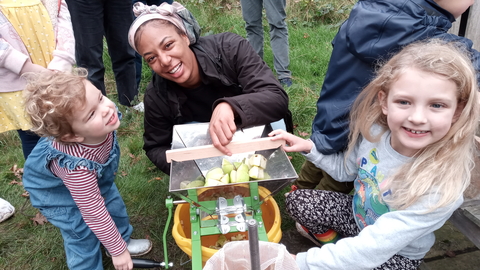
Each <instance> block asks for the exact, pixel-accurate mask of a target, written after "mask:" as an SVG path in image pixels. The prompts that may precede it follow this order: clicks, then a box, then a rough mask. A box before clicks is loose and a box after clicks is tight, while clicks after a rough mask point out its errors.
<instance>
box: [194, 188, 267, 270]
mask: <svg viewBox="0 0 480 270" xmlns="http://www.w3.org/2000/svg"><path fill="white" fill-rule="evenodd" d="M249 186H250V197H245V198H243V199H244V202H245V204H246V205H247V209H248V210H251V211H252V216H251V218H253V219H255V220H256V221H257V224H259V226H258V238H259V240H261V241H268V237H267V232H266V229H265V226H263V224H264V223H263V218H262V210H261V209H260V206H261V204H262V202H261V201H260V196H259V193H258V183H250V184H249ZM188 198H189V200H190V201H193V202H198V196H197V190H195V189H191V190H188ZM227 201H228V203H229V205H232V204H233V199H227ZM215 208H216V201H203V202H198V203H191V204H190V223H191V229H192V232H191V233H192V234H191V238H192V269H193V270H201V269H202V268H203V266H202V241H201V237H202V236H205V235H214V234H222V233H221V232H220V230H219V229H218V228H217V220H213V219H211V220H203V221H202V220H201V217H200V210H202V209H209V210H211V212H210V213H213V212H215ZM212 209H213V210H212ZM230 220H234V218H233V217H232V218H230ZM230 232H239V231H238V230H237V229H236V228H235V227H231V228H230Z"/></svg>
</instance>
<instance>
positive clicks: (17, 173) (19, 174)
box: [10, 164, 23, 180]
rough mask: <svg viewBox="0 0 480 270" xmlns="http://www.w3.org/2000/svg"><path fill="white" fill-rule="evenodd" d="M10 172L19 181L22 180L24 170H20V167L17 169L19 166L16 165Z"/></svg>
mask: <svg viewBox="0 0 480 270" xmlns="http://www.w3.org/2000/svg"><path fill="white" fill-rule="evenodd" d="M10 171H12V172H13V174H14V175H15V177H17V178H18V179H20V180H22V174H23V168H18V167H17V164H14V165H13V166H12V167H11V168H10Z"/></svg>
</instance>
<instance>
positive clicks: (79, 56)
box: [66, 0, 138, 106]
mask: <svg viewBox="0 0 480 270" xmlns="http://www.w3.org/2000/svg"><path fill="white" fill-rule="evenodd" d="M66 1H67V4H68V9H69V10H70V15H71V17H72V26H73V33H74V36H75V58H76V61H77V65H78V66H79V67H84V68H86V69H87V70H88V79H89V80H90V81H91V82H92V84H93V85H95V87H97V88H98V89H100V90H101V91H102V93H103V94H104V95H106V92H105V82H104V76H105V67H104V65H103V58H102V56H103V37H105V39H106V41H107V46H108V53H109V55H110V58H111V61H112V70H113V73H114V75H115V82H116V86H117V93H118V101H119V102H120V104H122V105H125V106H131V105H132V104H131V102H132V101H133V100H134V98H135V96H136V95H137V94H138V90H137V87H136V83H135V51H134V50H133V49H132V48H131V47H130V45H129V44H128V38H127V36H128V30H129V29H130V25H131V24H132V22H133V11H132V0H66Z"/></svg>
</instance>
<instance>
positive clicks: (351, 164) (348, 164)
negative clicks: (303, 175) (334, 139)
mask: <svg viewBox="0 0 480 270" xmlns="http://www.w3.org/2000/svg"><path fill="white" fill-rule="evenodd" d="M357 150H358V147H356V148H355V149H354V150H353V151H352V153H351V154H350V155H349V158H348V159H347V160H345V155H344V152H338V153H335V154H331V155H324V154H322V153H320V151H318V150H317V147H316V146H315V144H313V147H312V149H311V150H310V153H308V154H303V155H304V156H305V157H306V158H307V159H308V161H310V162H312V163H313V164H314V165H315V166H316V167H318V168H320V169H322V170H324V171H325V172H326V173H328V174H329V175H330V176H331V177H333V179H335V180H337V181H339V182H352V181H353V180H355V177H356V175H357V168H356V165H355V158H354V157H355V156H356V152H357Z"/></svg>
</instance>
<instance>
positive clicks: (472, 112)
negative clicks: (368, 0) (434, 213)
mask: <svg viewBox="0 0 480 270" xmlns="http://www.w3.org/2000/svg"><path fill="white" fill-rule="evenodd" d="M410 68H415V69H418V70H421V71H424V72H428V73H431V74H436V75H439V76H441V77H443V78H446V79H448V80H450V81H452V82H454V83H455V85H456V89H457V102H458V105H457V110H461V112H459V117H458V119H457V121H456V122H455V123H453V124H452V126H451V127H450V130H449V131H448V133H447V134H446V135H445V136H444V137H443V138H442V139H440V140H439V141H437V142H435V143H432V144H430V145H428V146H427V147H425V148H424V149H422V150H421V151H419V152H417V153H416V154H415V155H414V158H412V159H411V160H410V161H409V162H408V163H406V164H405V165H403V166H402V167H401V168H399V169H398V171H396V172H395V173H394V175H392V176H391V177H390V179H389V181H388V182H387V184H386V185H385V187H382V189H383V190H388V189H391V190H392V194H393V196H392V198H391V199H389V200H388V201H387V200H386V201H387V202H388V203H389V204H390V205H391V206H392V207H393V208H395V209H405V208H407V207H409V206H410V205H412V204H413V203H415V202H416V201H417V200H418V199H419V198H420V197H421V196H423V195H425V194H427V193H429V192H438V194H439V195H440V198H441V199H440V200H439V201H438V202H437V203H436V204H434V205H432V206H431V208H430V210H434V209H436V208H438V207H442V206H446V205H448V204H450V203H452V202H454V201H455V200H457V199H458V197H459V196H460V195H461V194H462V193H463V191H464V190H465V189H466V188H467V186H468V185H469V183H470V176H471V175H470V173H471V170H472V168H473V167H474V154H475V149H476V148H475V131H476V129H477V126H478V121H479V112H480V105H479V100H478V85H477V79H476V73H475V70H474V68H473V65H472V62H471V60H470V58H469V55H468V53H467V51H466V49H465V48H464V47H462V45H461V44H458V43H447V42H446V41H442V40H438V39H432V40H429V41H422V42H416V43H412V44H410V45H408V46H406V47H405V48H403V49H402V50H401V51H400V52H399V53H398V54H396V55H395V56H393V57H392V58H391V59H390V60H389V61H388V62H387V63H386V64H384V65H383V66H382V67H381V68H380V69H379V70H378V71H377V76H376V78H375V79H374V80H373V81H372V82H371V83H370V84H369V85H367V87H366V88H365V89H364V90H363V91H362V92H361V93H360V95H359V96H358V98H357V99H356V100H355V103H354V104H353V108H352V111H351V114H350V134H349V145H348V150H347V156H348V154H349V153H350V152H351V150H352V149H353V147H354V146H355V144H356V143H357V142H358V140H359V139H360V135H361V136H363V137H364V138H365V139H367V140H369V141H378V140H379V139H380V137H381V135H382V134H383V133H384V132H385V131H387V130H388V125H387V117H386V115H384V114H383V113H382V107H381V102H380V100H379V98H378V93H379V92H380V91H384V92H385V93H386V95H387V96H388V93H389V89H390V86H391V85H392V84H393V83H394V82H395V81H396V80H398V78H399V77H400V76H401V75H402V74H403V73H404V72H405V71H406V70H407V69H410ZM374 124H375V125H380V126H381V127H382V128H383V130H384V132H382V133H381V134H379V135H378V136H373V135H372V134H371V133H370V129H371V127H372V126H373V125H374ZM433 188H435V189H433Z"/></svg>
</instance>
